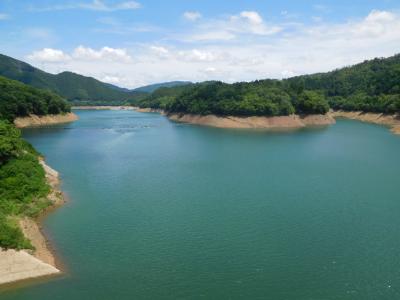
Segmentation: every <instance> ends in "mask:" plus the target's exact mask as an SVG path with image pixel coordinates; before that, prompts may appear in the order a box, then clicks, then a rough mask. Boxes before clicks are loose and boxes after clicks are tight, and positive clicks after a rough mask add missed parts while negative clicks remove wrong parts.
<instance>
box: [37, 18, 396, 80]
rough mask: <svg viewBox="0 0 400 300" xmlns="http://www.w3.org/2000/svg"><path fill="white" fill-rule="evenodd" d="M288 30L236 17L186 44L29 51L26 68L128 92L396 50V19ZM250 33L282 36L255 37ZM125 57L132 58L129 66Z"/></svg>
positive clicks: (196, 33)
mask: <svg viewBox="0 0 400 300" xmlns="http://www.w3.org/2000/svg"><path fill="white" fill-rule="evenodd" d="M232 17H233V19H232ZM243 24H245V25H246V26H247V27H245V28H244V25H243ZM288 24H289V23H285V24H284V25H282V24H279V23H277V24H268V23H267V22H266V21H265V20H263V19H262V17H261V16H260V15H259V14H255V13H254V14H253V13H251V12H242V13H239V14H236V15H234V16H228V17H225V18H223V19H222V20H221V19H220V20H205V19H201V20H199V21H198V22H196V23H194V25H193V27H192V28H190V29H189V30H188V29H184V30H183V32H179V33H178V34H181V35H180V37H182V36H184V35H186V36H190V37H191V39H189V38H188V40H184V39H180V40H179V42H176V41H175V40H173V39H171V38H169V39H167V38H165V39H163V40H160V39H158V40H157V42H154V43H151V44H145V45H142V44H141V45H138V44H133V46H132V48H129V49H121V48H109V47H103V48H100V49H93V48H89V47H82V46H80V47H77V48H76V49H75V50H73V51H71V52H68V53H65V52H63V51H61V50H57V51H59V52H54V51H56V50H55V49H51V50H53V52H51V51H49V50H47V52H46V51H43V50H42V51H37V52H34V53H33V54H32V55H31V56H30V61H31V62H32V63H34V64H36V65H38V66H39V67H41V68H44V69H45V70H46V71H50V72H58V71H61V70H69V71H73V72H77V73H81V74H84V75H88V76H94V77H96V78H98V79H100V80H104V81H107V82H110V83H114V84H117V85H121V86H123V87H130V88H133V87H137V86H140V85H144V84H149V83H156V82H163V81H170V80H191V81H203V80H210V79H215V80H223V81H226V82H232V81H248V80H255V79H262V78H282V77H290V76H293V75H301V74H306V73H315V72H324V71H329V70H332V69H335V68H339V67H342V66H347V65H351V64H354V63H358V62H361V61H363V60H365V59H371V58H374V57H381V56H390V55H393V54H395V53H396V52H399V49H400V14H399V13H397V12H391V11H377V10H374V11H371V12H370V13H369V14H368V15H366V16H365V17H364V18H360V19H352V20H348V21H345V22H341V23H336V24H335V23H328V22H325V21H324V20H323V19H322V20H319V22H314V23H310V24H308V25H304V24H299V23H290V24H289V25H288ZM254 26H256V28H258V27H257V26H261V28H263V27H264V26H265V28H271V27H280V28H284V29H285V30H283V31H282V32H277V33H276V34H267V35H265V34H256V33H254V30H255V29H254ZM213 29H214V30H213ZM258 29H259V28H258ZM161 41H162V42H163V43H162V44H161ZM130 53H135V56H134V59H132V58H131V56H130ZM39 54H41V55H39ZM41 62H44V63H43V64H40V63H41ZM111 70H112V71H111ZM114 70H115V71H114ZM112 72H114V73H112ZM115 72H117V73H115Z"/></svg>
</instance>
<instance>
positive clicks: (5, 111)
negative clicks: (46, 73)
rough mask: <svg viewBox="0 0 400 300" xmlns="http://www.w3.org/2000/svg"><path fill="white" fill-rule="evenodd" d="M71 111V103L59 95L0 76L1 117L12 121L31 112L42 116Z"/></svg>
mask: <svg viewBox="0 0 400 300" xmlns="http://www.w3.org/2000/svg"><path fill="white" fill-rule="evenodd" d="M70 111H71V106H70V104H69V103H68V102H67V101H65V99H63V98H62V97H60V96H59V95H57V94H55V93H52V92H49V91H45V90H39V89H36V88H33V87H31V86H28V85H25V84H22V83H20V82H18V81H15V80H9V79H7V78H4V77H2V76H0V119H6V120H9V121H12V120H14V119H15V118H16V117H20V116H27V115H29V114H35V115H39V116H41V115H47V114H60V113H67V112H70Z"/></svg>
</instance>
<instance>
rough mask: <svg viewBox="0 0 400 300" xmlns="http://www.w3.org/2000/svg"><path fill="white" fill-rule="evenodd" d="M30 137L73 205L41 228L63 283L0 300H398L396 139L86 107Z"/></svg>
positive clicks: (399, 143)
mask: <svg viewBox="0 0 400 300" xmlns="http://www.w3.org/2000/svg"><path fill="white" fill-rule="evenodd" d="M78 114H79V116H80V120H79V121H78V122H76V123H73V124H70V125H63V126H58V127H53V128H48V129H36V130H26V131H25V133H24V135H25V137H26V138H27V139H28V140H29V141H30V142H31V143H32V144H33V145H34V146H35V147H36V148H37V149H38V150H39V151H41V152H42V153H43V154H44V155H45V156H46V159H47V161H48V163H49V164H50V165H51V166H53V167H54V168H55V169H57V170H58V171H59V172H60V173H61V174H62V180H63V190H64V191H65V192H66V193H67V194H68V196H69V198H70V200H69V202H68V203H67V204H66V205H65V206H63V207H62V208H60V209H59V210H57V211H56V212H54V213H52V214H51V215H50V216H49V217H48V218H47V219H46V220H45V223H44V227H45V229H46V232H47V233H48V235H49V237H50V239H51V241H52V243H53V245H55V247H56V250H57V253H58V254H59V256H60V258H61V259H62V261H63V263H64V264H65V266H66V267H67V274H66V275H65V276H63V277H60V278H56V279H52V280H50V281H45V282H40V283H31V284H29V285H24V286H22V287H20V288H17V289H15V288H14V289H7V290H5V291H4V290H3V291H1V292H0V299H2V300H3V299H4V300H9V299H29V300H35V299H40V300H47V299H49V300H50V299H51V300H55V299H65V300H67V299H68V300H71V299H96V300H103V299H104V300H106V299H107V300H109V299H272V300H281V299H285V300H303V299H310V300H311V299H312V300H317V299H318V300H322V299H360V300H368V299H374V300H376V299H390V300H395V299H400V197H399V191H400V188H399V186H400V185H399V179H400V176H399V175H400V155H399V151H400V137H398V136H395V135H392V134H391V133H390V132H389V130H387V129H386V128H384V127H379V126H374V125H369V124H362V123H359V122H354V121H345V120H340V121H338V123H337V125H335V126H331V127H329V128H327V129H318V130H302V131H297V132H291V133H265V132H251V131H240V130H221V129H213V128H206V127H196V126H191V125H181V124H175V123H172V122H170V121H168V120H167V119H166V118H165V117H163V116H160V115H157V114H140V113H136V112H129V111H81V112H78Z"/></svg>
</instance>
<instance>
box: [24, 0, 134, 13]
mask: <svg viewBox="0 0 400 300" xmlns="http://www.w3.org/2000/svg"><path fill="white" fill-rule="evenodd" d="M138 8H141V4H140V3H139V2H136V1H126V2H120V3H116V4H114V5H108V4H106V2H105V1H102V0H93V1H92V2H82V3H73V4H66V5H54V6H48V7H42V8H40V7H39V8H38V7H31V10H32V11H39V12H40V11H54V10H70V9H86V10H94V11H105V12H112V11H118V10H135V9H138Z"/></svg>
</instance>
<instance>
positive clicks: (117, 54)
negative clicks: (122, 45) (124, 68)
mask: <svg viewBox="0 0 400 300" xmlns="http://www.w3.org/2000/svg"><path fill="white" fill-rule="evenodd" d="M72 57H73V58H75V59H79V60H102V61H114V62H130V61H131V60H132V58H131V57H130V56H129V54H128V52H127V50H126V49H119V48H110V47H103V48H101V49H100V50H94V49H92V48H89V47H84V46H79V47H77V48H75V50H74V51H73V53H72Z"/></svg>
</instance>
